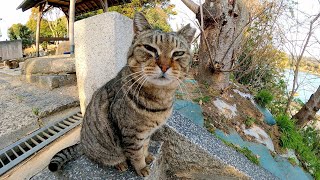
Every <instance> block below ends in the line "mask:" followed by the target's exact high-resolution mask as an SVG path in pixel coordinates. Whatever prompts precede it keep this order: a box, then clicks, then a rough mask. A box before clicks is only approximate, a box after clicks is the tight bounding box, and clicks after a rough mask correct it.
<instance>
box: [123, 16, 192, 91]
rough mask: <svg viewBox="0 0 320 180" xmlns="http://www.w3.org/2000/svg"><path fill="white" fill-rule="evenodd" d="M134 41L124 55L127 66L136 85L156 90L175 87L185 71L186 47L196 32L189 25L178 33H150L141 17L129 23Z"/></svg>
mask: <svg viewBox="0 0 320 180" xmlns="http://www.w3.org/2000/svg"><path fill="white" fill-rule="evenodd" d="M133 26H134V27H133V28H134V39H133V43H132V46H131V48H130V50H129V53H128V66H129V67H130V69H131V71H132V72H133V73H136V74H137V75H138V74H139V75H140V76H139V78H140V79H139V81H141V82H142V81H145V82H147V83H149V84H152V85H157V86H168V85H175V86H177V85H178V84H179V83H180V82H179V81H180V80H181V79H183V78H184V77H185V75H186V73H187V72H188V70H189V66H190V63H191V58H192V54H191V51H190V44H191V41H192V39H193V36H194V34H195V32H196V30H195V29H194V28H191V27H190V25H189V24H188V25H186V26H184V27H183V28H182V29H181V30H179V31H178V32H170V33H166V32H162V31H160V30H155V29H152V28H151V26H150V24H149V23H148V21H147V20H146V18H145V17H144V16H143V14H141V13H136V14H135V16H134V19H133Z"/></svg>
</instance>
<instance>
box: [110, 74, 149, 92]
mask: <svg viewBox="0 0 320 180" xmlns="http://www.w3.org/2000/svg"><path fill="white" fill-rule="evenodd" d="M143 76H144V74H143V73H142V72H141V74H138V75H137V76H136V77H133V78H131V79H129V80H128V81H127V82H125V83H124V84H123V85H122V86H121V87H120V89H119V90H118V91H117V93H116V95H115V97H117V95H118V94H119V92H120V91H121V90H122V88H123V87H124V86H125V85H127V84H128V83H129V82H131V81H132V80H133V79H134V78H137V77H139V78H140V77H143Z"/></svg>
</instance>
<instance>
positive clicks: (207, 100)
mask: <svg viewBox="0 0 320 180" xmlns="http://www.w3.org/2000/svg"><path fill="white" fill-rule="evenodd" d="M200 100H201V101H202V102H203V103H208V102H210V100H211V97H210V96H203V97H199V98H196V99H193V101H194V102H199V101H200Z"/></svg>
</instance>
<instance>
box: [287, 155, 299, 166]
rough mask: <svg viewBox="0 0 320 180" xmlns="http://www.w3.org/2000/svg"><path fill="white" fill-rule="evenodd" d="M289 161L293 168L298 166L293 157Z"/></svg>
mask: <svg viewBox="0 0 320 180" xmlns="http://www.w3.org/2000/svg"><path fill="white" fill-rule="evenodd" d="M288 161H289V163H290V164H292V166H296V165H297V162H296V160H295V159H294V158H293V157H289V158H288Z"/></svg>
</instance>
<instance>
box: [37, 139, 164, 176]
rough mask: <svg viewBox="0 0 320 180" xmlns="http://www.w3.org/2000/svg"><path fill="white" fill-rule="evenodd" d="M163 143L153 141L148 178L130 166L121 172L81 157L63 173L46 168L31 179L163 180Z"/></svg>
mask: <svg viewBox="0 0 320 180" xmlns="http://www.w3.org/2000/svg"><path fill="white" fill-rule="evenodd" d="M161 147H162V142H159V141H151V143H150V147H149V152H151V154H153V155H154V156H155V160H154V161H153V162H152V163H151V164H150V169H151V173H150V175H149V176H148V177H146V178H142V177H139V176H138V175H137V174H136V172H135V171H134V170H133V167H132V166H131V165H129V169H128V170H127V171H126V172H122V173H121V172H119V171H118V170H116V169H115V168H114V167H102V166H99V165H98V164H95V163H94V162H92V161H90V160H89V159H88V158H87V157H85V156H81V157H79V158H78V159H76V160H74V161H71V162H69V163H67V164H66V165H65V166H64V169H63V170H62V171H58V172H55V173H52V172H50V171H49V170H48V168H47V167H46V168H45V169H43V170H42V171H41V172H39V173H38V174H36V175H35V176H33V177H32V178H31V180H43V179H50V180H59V179H70V180H72V179H75V180H76V179H95V180H98V179H108V180H127V179H130V180H140V179H148V180H149V179H150V180H154V179H162V178H161V177H162V175H163V172H162V151H161Z"/></svg>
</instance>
